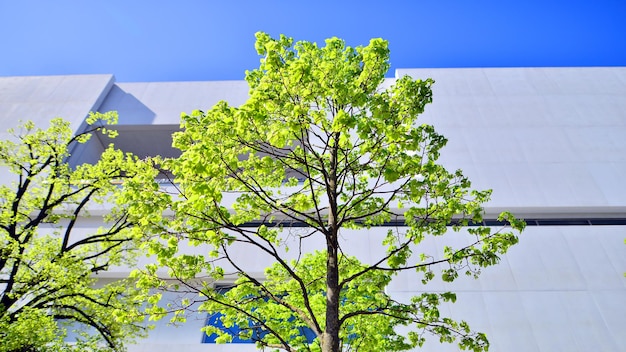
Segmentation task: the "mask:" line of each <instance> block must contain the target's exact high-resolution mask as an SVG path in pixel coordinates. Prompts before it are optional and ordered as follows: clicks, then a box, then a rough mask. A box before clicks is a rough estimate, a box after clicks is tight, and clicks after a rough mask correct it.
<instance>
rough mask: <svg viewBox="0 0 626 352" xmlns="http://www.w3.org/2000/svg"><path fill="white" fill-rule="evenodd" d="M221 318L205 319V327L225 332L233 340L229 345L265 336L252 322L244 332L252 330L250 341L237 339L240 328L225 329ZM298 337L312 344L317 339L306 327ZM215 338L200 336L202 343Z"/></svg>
mask: <svg viewBox="0 0 626 352" xmlns="http://www.w3.org/2000/svg"><path fill="white" fill-rule="evenodd" d="M231 288H232V287H230V286H221V287H220V286H218V287H216V288H215V289H216V291H218V292H219V293H221V294H224V293H226V292H228V290H230V289H231ZM222 316H223V314H221V313H217V314H212V315H210V316H209V317H208V318H207V320H206V324H205V325H207V326H214V327H216V328H219V329H221V330H222V331H226V332H227V333H228V334H229V335H231V336H232V337H233V339H232V340H231V343H255V342H256V341H259V340H261V339H262V338H263V337H264V336H265V335H266V334H267V331H264V330H263V329H262V328H261V327H260V326H255V325H254V323H253V322H249V323H248V326H247V327H246V330H248V331H249V330H252V336H251V337H250V339H241V338H240V337H239V334H240V332H241V330H242V328H241V327H239V326H237V325H235V326H233V327H231V328H228V329H226V328H225V327H224V324H222V320H221V318H222ZM292 319H293V318H291V319H290V320H292ZM300 335H303V336H305V337H306V340H307V342H308V343H312V342H313V340H315V338H316V337H317V336H316V335H315V333H314V332H313V330H311V329H310V328H308V327H301V328H300ZM217 337H218V335H217V334H211V335H207V334H202V343H215V339H217Z"/></svg>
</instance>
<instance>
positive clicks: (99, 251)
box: [0, 113, 153, 352]
mask: <svg viewBox="0 0 626 352" xmlns="http://www.w3.org/2000/svg"><path fill="white" fill-rule="evenodd" d="M116 119H117V115H116V114H114V113H108V114H92V115H90V117H89V118H88V122H89V124H90V126H91V128H90V129H89V130H88V131H86V132H84V133H81V134H78V135H73V132H72V130H71V128H70V125H69V123H68V122H66V121H64V120H62V119H54V120H52V121H51V123H50V127H49V128H48V129H46V130H42V129H39V128H36V127H35V126H34V124H33V123H31V122H27V123H25V124H23V125H22V126H20V127H19V129H18V130H17V131H13V130H12V131H11V133H13V134H14V135H15V139H13V140H6V141H2V142H0V165H1V166H2V167H3V172H7V171H8V172H9V173H10V174H12V175H13V176H14V178H13V180H12V183H11V184H3V185H1V186H0V351H2V352H5V351H44V350H45V351H49V350H55V349H60V350H63V351H66V350H70V349H72V348H75V349H76V350H80V351H84V350H96V349H98V350H100V349H102V350H121V349H122V348H123V346H122V343H123V342H124V341H126V340H128V339H132V338H133V337H135V336H141V335H142V333H143V330H144V327H142V325H141V324H140V323H141V322H142V320H143V318H142V315H141V314H140V313H139V308H140V305H141V301H142V298H143V294H144V293H145V292H144V290H142V289H137V288H134V284H132V283H130V282H126V280H121V281H115V282H108V283H104V282H98V283H96V278H95V275H97V274H98V273H100V272H102V271H104V270H106V269H107V268H109V267H110V266H114V265H122V264H129V263H131V262H132V261H133V258H134V257H135V256H136V254H137V253H136V252H137V248H138V243H139V241H140V240H141V236H140V235H139V232H137V231H133V230H131V225H132V223H131V222H130V221H129V219H128V217H127V215H126V214H125V212H124V209H123V206H118V207H116V208H115V209H113V210H112V211H110V212H109V213H107V214H106V215H105V216H104V223H103V226H102V227H101V228H99V229H97V230H93V232H88V231H85V230H84V229H81V221H82V220H84V217H86V216H88V210H89V208H93V206H94V205H95V206H96V207H97V206H101V204H102V203H107V202H108V203H110V204H115V202H116V196H117V195H118V194H119V193H120V191H121V189H120V183H122V182H124V180H126V179H129V178H131V177H148V178H151V177H153V176H151V175H153V174H152V173H153V171H152V168H151V167H149V166H147V165H144V164H143V163H142V162H139V161H138V160H137V159H136V158H135V157H133V156H131V155H125V154H123V153H122V152H120V151H118V150H114V149H113V148H112V147H109V148H107V149H106V150H105V151H104V153H103V154H102V156H101V158H100V160H99V161H98V162H97V163H95V164H93V165H87V164H85V165H79V166H77V167H75V168H72V167H70V165H69V163H68V158H69V156H70V150H71V149H72V148H73V147H75V146H76V145H77V144H80V143H85V142H86V141H87V140H88V139H89V137H90V134H91V133H93V132H96V131H101V132H103V133H105V134H108V135H110V136H111V135H113V134H114V131H112V130H108V129H106V128H105V127H104V125H103V124H112V123H115V121H116ZM72 330H75V334H76V335H77V342H75V343H72V344H65V343H64V337H65V336H66V334H67V332H68V331H69V332H71V331H72Z"/></svg>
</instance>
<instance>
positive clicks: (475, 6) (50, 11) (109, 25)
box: [0, 0, 626, 82]
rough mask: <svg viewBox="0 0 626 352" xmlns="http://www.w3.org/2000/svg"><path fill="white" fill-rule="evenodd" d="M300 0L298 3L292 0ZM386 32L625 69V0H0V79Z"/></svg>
mask: <svg viewBox="0 0 626 352" xmlns="http://www.w3.org/2000/svg"><path fill="white" fill-rule="evenodd" d="M294 4H298V5H294ZM256 31H265V32H268V33H270V34H272V35H278V34H280V33H284V34H286V35H288V36H291V37H294V39H296V40H309V41H316V42H318V43H321V42H323V40H324V39H325V38H327V37H331V36H337V37H340V38H343V39H345V40H346V42H347V43H348V44H349V45H361V44H367V42H368V41H369V39H370V38H372V37H382V38H384V39H387V40H389V43H390V48H391V64H392V68H391V70H390V72H389V73H388V76H393V70H394V69H396V68H409V67H425V68H429V67H519V66H626V1H625V0H595V1H591V0H589V1H577V0H571V1H561V0H558V1H550V0H544V1H538V0H527V1H522V0H516V1H509V0H500V1H497V0H438V1H432V0H431V1H421V0H413V1H408V0H407V1H400V0H388V1H369V0H361V1H344V2H341V1H338V0H336V1H326V0H318V1H310V2H306V3H305V2H303V1H278V0H264V1H209V0H206V1H185V0H179V1H158V0H154V1H139V0H135V1H132V0H125V1H118V0H113V1H112V0H103V1H64V0H56V1H28V0H26V1H16V0H13V1H9V0H0V34H1V37H0V38H1V39H0V41H1V43H2V45H1V46H0V50H1V51H0V76H12V75H50V74H88V73H112V74H115V76H116V78H117V81H120V82H134V81H137V82H138V81H190V80H193V81H197V80H225V79H228V80H230V79H243V77H244V71H245V70H246V69H252V68H255V67H257V66H258V60H259V58H258V56H257V54H256V52H255V50H254V33H255V32H256Z"/></svg>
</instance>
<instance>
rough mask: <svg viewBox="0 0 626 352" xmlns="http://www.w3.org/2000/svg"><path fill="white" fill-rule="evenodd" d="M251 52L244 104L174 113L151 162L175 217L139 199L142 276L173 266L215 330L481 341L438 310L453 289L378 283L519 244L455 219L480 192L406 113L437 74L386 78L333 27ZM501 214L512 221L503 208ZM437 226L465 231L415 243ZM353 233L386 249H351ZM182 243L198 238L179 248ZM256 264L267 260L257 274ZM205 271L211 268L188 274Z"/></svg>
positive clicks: (477, 261)
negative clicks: (158, 157) (175, 122)
mask: <svg viewBox="0 0 626 352" xmlns="http://www.w3.org/2000/svg"><path fill="white" fill-rule="evenodd" d="M256 49H257V51H258V53H259V55H261V57H262V59H261V63H260V66H259V68H258V69H256V70H253V71H249V72H247V74H246V80H247V82H248V84H249V86H250V91H249V99H248V100H247V101H246V103H244V104H243V105H241V106H239V107H233V106H230V105H229V104H228V103H226V102H220V103H218V104H217V105H215V106H214V107H213V108H211V109H210V110H209V111H207V112H202V111H199V110H196V111H194V112H193V113H191V114H190V115H186V114H183V116H182V127H183V131H182V132H180V133H177V134H176V135H175V138H174V146H175V147H177V148H179V149H180V150H181V151H182V155H181V156H180V157H179V158H177V159H173V160H167V161H164V162H163V166H164V167H165V168H166V169H167V170H168V172H171V173H172V174H173V175H174V176H175V179H174V181H175V185H176V192H177V193H176V196H174V197H171V198H170V200H169V204H167V208H168V209H169V210H168V211H171V212H173V214H174V215H173V216H172V217H166V216H164V215H163V214H164V213H163V211H165V209H162V211H161V212H158V211H155V210H154V209H153V208H151V209H150V210H149V211H148V213H146V214H145V215H144V216H143V219H149V220H145V222H146V223H150V224H151V226H153V230H154V231H155V233H160V234H161V236H160V239H159V240H155V241H153V242H151V243H149V244H148V246H149V249H150V251H151V253H152V254H154V255H155V256H156V257H157V264H155V265H154V266H151V267H148V268H147V270H146V271H144V272H143V273H138V276H139V277H141V279H140V283H141V284H142V285H146V286H161V287H166V286H167V285H168V283H169V281H165V280H160V279H159V278H158V277H157V275H156V272H157V267H160V266H162V267H167V268H169V275H170V276H171V277H172V278H173V279H174V280H176V281H177V283H176V284H175V285H176V287H184V288H185V289H186V290H187V289H189V290H192V291H194V292H197V293H198V294H199V295H200V297H201V299H202V300H203V301H204V302H203V303H202V304H201V305H200V306H199V309H200V310H202V311H207V312H209V313H210V314H215V313H218V312H219V313H221V314H223V316H222V317H221V318H220V319H221V321H222V323H223V325H224V326H225V327H226V328H228V327H232V326H234V325H237V326H239V327H240V328H241V327H249V326H254V327H255V328H256V329H260V330H261V331H262V332H263V333H261V334H253V330H252V329H251V328H242V329H241V330H240V331H241V334H242V336H243V337H248V338H249V337H255V338H256V340H257V341H256V342H257V344H258V345H259V346H270V347H275V348H279V349H284V350H288V351H292V350H313V351H317V350H321V351H339V350H358V351H381V350H385V351H392V350H406V349H411V348H414V347H415V346H419V345H421V344H423V342H424V337H425V336H426V335H428V334H433V335H436V336H438V337H439V339H440V340H441V341H443V342H453V341H457V342H458V343H459V345H460V346H461V348H463V349H470V350H474V351H482V350H486V349H487V347H488V343H487V340H486V338H485V336H484V335H483V334H481V333H475V332H472V331H471V330H470V329H469V327H468V325H467V324H466V323H465V322H456V321H453V320H451V319H449V318H446V317H442V316H441V315H440V311H439V309H438V307H439V305H440V304H441V303H442V302H445V301H454V300H455V295H454V293H451V292H446V293H420V294H417V295H416V296H415V297H413V298H411V299H410V300H409V301H405V302H400V301H398V300H396V299H394V297H392V296H391V295H389V294H387V293H386V292H385V287H386V286H387V285H388V284H389V283H390V282H391V280H392V279H393V277H394V276H396V275H397V274H398V273H400V272H403V271H407V272H412V273H414V275H415V278H416V280H415V282H416V286H415V287H414V289H413V290H414V292H427V290H428V285H427V284H428V282H429V281H431V280H433V278H435V277H436V276H439V277H441V278H442V279H443V280H445V281H453V280H455V279H456V278H457V277H458V276H459V273H461V274H468V275H476V276H477V275H478V274H479V272H480V268H482V267H486V266H489V265H493V264H496V263H497V262H498V259H499V255H501V254H503V253H505V252H506V250H507V249H508V248H509V247H510V246H511V245H513V244H515V243H516V242H517V237H516V236H515V234H514V233H513V232H510V231H494V229H491V228H488V227H481V226H476V227H471V228H464V225H468V224H469V223H470V222H473V223H480V222H481V221H482V214H483V208H482V204H483V203H484V202H486V201H487V200H488V199H489V195H490V191H474V190H471V188H470V181H469V180H468V179H467V178H466V177H464V176H463V174H462V172H461V171H460V170H457V171H453V172H450V171H448V170H446V168H444V167H443V166H442V165H441V164H438V163H437V159H438V157H439V153H440V151H441V149H442V148H443V146H444V145H445V143H446V139H445V138H444V137H443V136H441V135H439V134H438V133H437V132H436V131H435V129H434V128H433V126H431V125H427V124H420V123H419V120H418V116H419V115H420V114H421V113H422V112H423V111H424V108H425V106H426V105H427V104H428V103H430V102H431V100H432V91H431V86H432V84H433V81H432V80H431V79H426V80H414V79H412V78H410V77H408V76H407V77H402V78H400V79H398V80H396V81H395V83H394V84H393V85H388V84H387V83H386V82H385V81H384V74H385V73H386V72H387V70H388V69H389V61H388V60H389V50H388V46H387V42H386V41H384V40H382V39H372V40H371V41H370V43H369V45H367V46H363V47H356V48H352V47H348V46H346V45H345V43H344V42H343V41H342V40H340V39H338V38H331V39H328V40H326V43H325V46H323V47H319V46H318V45H316V44H315V43H310V42H306V41H301V42H296V43H294V42H293V40H292V39H291V38H288V37H285V36H280V38H278V39H274V38H271V37H270V36H269V35H267V34H264V33H257V42H256ZM162 205H164V204H162ZM138 215H141V214H139V213H138ZM501 220H503V221H506V220H508V221H510V222H511V225H513V228H515V229H517V230H521V228H522V227H523V223H522V222H520V221H517V220H515V219H514V218H513V217H512V216H511V215H510V214H508V213H505V214H502V215H501ZM398 223H400V225H397V224H398ZM451 225H452V226H451ZM302 226H304V227H302ZM347 230H360V233H357V234H355V233H354V232H350V233H349V232H347ZM450 230H453V231H450ZM448 232H452V233H449V234H448V235H451V236H452V237H454V238H456V237H459V236H465V237H466V238H467V240H466V241H465V242H464V243H465V244H464V245H461V246H458V247H456V248H453V247H451V246H449V247H445V248H444V250H443V252H442V253H424V252H422V251H423V250H424V248H425V247H427V246H424V247H422V245H423V243H422V242H423V241H425V239H426V238H427V237H429V236H435V237H440V236H442V235H444V234H447V233H448ZM344 234H345V235H346V236H345V237H346V238H345V239H344ZM348 234H349V238H348ZM364 236H367V238H370V237H371V238H378V239H379V240H380V243H381V248H384V249H382V250H378V248H372V250H371V252H372V253H371V255H372V256H370V255H367V253H363V251H358V250H354V248H358V247H359V246H353V245H352V244H355V243H358V242H359V241H365V240H366V239H365V238H364ZM184 243H188V244H190V245H194V246H198V245H203V246H207V247H208V249H207V252H205V253H203V254H183V253H182V251H183V250H184ZM457 243H458V241H457ZM207 247H201V248H207ZM442 247H443V246H442ZM294 248H295V251H294ZM315 249H318V250H315ZM288 250H289V251H288ZM198 252H200V251H196V253H198ZM376 255H377V256H378V257H376ZM252 258H254V259H252ZM255 261H256V262H262V263H268V265H269V267H268V268H267V269H266V270H265V272H264V274H263V275H259V274H258V268H256V267H255V265H256V264H253V263H254V262H255ZM204 275H208V277H209V278H210V279H208V280H206V279H205V280H197V279H198V278H201V277H205V276H204ZM205 278H206V277H205ZM224 280H225V281H227V282H233V284H234V286H235V287H234V288H233V289H231V290H230V291H229V292H227V293H226V294H224V293H222V292H219V291H217V290H215V289H214V286H213V284H212V283H213V282H214V281H224ZM417 283H422V284H423V285H424V287H420V286H418V285H417ZM155 313H161V314H162V313H163V311H160V310H158V309H157V310H155ZM177 319H181V318H180V315H179V316H177ZM399 326H408V327H409V329H410V330H411V332H409V333H407V334H401V333H399V332H398V331H399V330H398V329H396V328H397V327H399ZM302 327H307V328H308V329H310V330H311V331H313V333H314V334H315V336H316V338H315V339H314V340H313V341H312V342H311V341H308V340H307V339H305V338H303V336H302V333H299V332H298V331H301V328H302ZM205 330H206V332H207V333H209V334H212V333H216V334H218V335H219V337H218V341H220V342H228V341H231V340H232V338H233V336H232V334H231V333H229V332H228V331H227V329H224V328H221V327H207V328H206V329H205Z"/></svg>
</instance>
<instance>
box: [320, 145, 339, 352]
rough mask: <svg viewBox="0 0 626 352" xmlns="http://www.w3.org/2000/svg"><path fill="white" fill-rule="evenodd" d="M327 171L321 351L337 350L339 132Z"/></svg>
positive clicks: (332, 351)
mask: <svg viewBox="0 0 626 352" xmlns="http://www.w3.org/2000/svg"><path fill="white" fill-rule="evenodd" d="M333 137H334V139H335V141H334V142H335V143H334V145H333V147H332V148H331V155H330V160H329V164H330V169H329V172H328V180H327V182H328V190H327V195H328V202H329V208H330V209H329V214H328V230H327V234H326V250H327V257H326V327H325V329H324V335H323V336H322V352H339V351H340V341H339V328H340V326H339V303H340V302H339V258H338V257H339V256H338V253H339V241H338V237H339V236H338V235H339V226H338V221H339V220H338V219H337V151H338V143H339V133H335V134H334V136H333ZM333 137H331V138H333Z"/></svg>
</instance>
